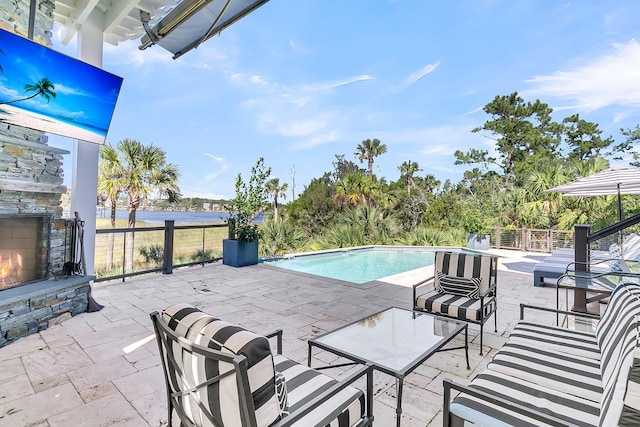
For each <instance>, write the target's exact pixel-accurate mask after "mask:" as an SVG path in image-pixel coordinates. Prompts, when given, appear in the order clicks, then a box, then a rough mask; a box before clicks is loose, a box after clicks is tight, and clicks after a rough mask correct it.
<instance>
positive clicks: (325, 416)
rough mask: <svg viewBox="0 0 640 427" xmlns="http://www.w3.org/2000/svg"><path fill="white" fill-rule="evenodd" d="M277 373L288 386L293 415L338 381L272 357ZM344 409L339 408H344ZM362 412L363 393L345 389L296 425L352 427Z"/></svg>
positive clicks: (280, 358) (286, 360) (363, 404)
mask: <svg viewBox="0 0 640 427" xmlns="http://www.w3.org/2000/svg"><path fill="white" fill-rule="evenodd" d="M274 361H275V366H276V370H277V371H278V372H281V373H282V374H283V375H284V377H285V379H286V384H287V387H286V388H287V398H288V400H289V410H290V411H291V412H292V413H293V412H294V411H296V410H298V409H299V408H300V407H302V406H303V405H305V404H307V403H309V402H310V401H311V400H313V399H314V398H315V397H317V396H318V395H320V394H321V393H323V392H324V391H326V390H327V389H329V388H330V387H332V386H333V385H335V384H337V383H338V381H337V380H335V379H333V378H331V377H328V376H326V375H324V374H321V373H320V372H318V371H316V370H313V369H311V368H308V367H306V366H303V365H300V364H298V363H296V362H294V361H292V360H290V359H287V358H286V357H284V356H282V355H275V356H274ZM345 403H346V404H347V405H346V406H347V408H346V409H345V410H340V409H339V408H341V407H344V404H345ZM364 411H365V398H364V393H363V392H362V391H361V390H358V389H357V388H355V387H346V388H345V389H343V390H341V391H340V392H338V393H336V394H334V395H333V396H331V397H330V398H329V399H327V400H326V401H324V402H323V403H322V404H321V405H320V406H319V407H317V408H316V409H314V410H312V411H311V412H309V413H308V414H307V415H305V416H304V417H303V418H301V419H300V420H299V421H298V422H296V423H295V424H294V425H295V426H300V427H304V426H331V427H342V426H352V425H354V424H355V423H357V422H358V421H359V420H360V419H361V418H362V416H363V415H364Z"/></svg>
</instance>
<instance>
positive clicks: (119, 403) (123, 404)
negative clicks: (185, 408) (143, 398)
mask: <svg viewBox="0 0 640 427" xmlns="http://www.w3.org/2000/svg"><path fill="white" fill-rule="evenodd" d="M47 421H49V426H50V427H68V426H92V427H107V426H118V427H142V426H148V424H147V423H146V422H145V421H144V420H143V419H142V417H140V414H138V412H137V411H136V410H135V409H134V408H133V407H132V406H131V404H129V402H127V400H126V399H125V398H124V397H122V395H121V394H118V393H115V394H109V395H107V396H105V397H103V398H101V399H98V400H94V401H93V402H89V403H87V404H86V405H83V406H80V407H78V408H74V409H71V410H68V411H65V412H63V413H61V414H58V415H55V416H53V417H50V418H49V419H48V420H47Z"/></svg>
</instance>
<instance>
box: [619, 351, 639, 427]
mask: <svg viewBox="0 0 640 427" xmlns="http://www.w3.org/2000/svg"><path fill="white" fill-rule="evenodd" d="M623 403H624V406H623V408H622V415H621V416H620V421H619V422H618V425H620V426H625V427H626V426H629V427H631V426H634V427H637V426H639V425H640V350H639V349H636V351H635V352H634V360H633V365H632V366H631V372H630V373H629V381H628V383H627V390H626V392H625V395H624V402H623Z"/></svg>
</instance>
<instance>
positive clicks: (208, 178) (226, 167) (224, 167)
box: [200, 153, 229, 184]
mask: <svg viewBox="0 0 640 427" xmlns="http://www.w3.org/2000/svg"><path fill="white" fill-rule="evenodd" d="M204 155H205V156H207V157H209V158H210V159H212V160H213V161H215V162H216V163H221V162H222V165H221V166H220V169H218V170H216V171H214V172H211V173H208V174H207V175H205V176H204V178H202V179H201V180H200V184H204V183H207V182H211V181H213V180H214V179H216V178H217V177H219V176H220V175H222V174H223V173H224V172H226V171H227V170H229V165H228V164H227V163H225V159H224V157H220V156H215V155H213V154H211V153H204Z"/></svg>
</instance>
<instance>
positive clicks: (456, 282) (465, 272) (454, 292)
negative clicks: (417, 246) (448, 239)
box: [413, 252, 498, 354]
mask: <svg viewBox="0 0 640 427" xmlns="http://www.w3.org/2000/svg"><path fill="white" fill-rule="evenodd" d="M497 276H498V257H496V256H491V255H480V254H466V253H459V252H436V254H435V263H434V275H433V277H430V278H428V279H427V280H425V281H423V282H421V283H418V284H416V285H414V286H413V309H414V310H416V311H423V312H427V313H431V314H435V315H438V316H445V317H450V318H453V319H456V320H462V321H465V322H469V323H475V324H478V325H480V354H482V333H483V327H484V323H485V322H486V321H487V320H488V319H489V317H491V315H492V314H494V313H495V312H496V311H497V302H496V298H497V296H496V292H497V287H496V286H497ZM430 283H432V284H433V286H432V287H430V288H429V289H427V291H426V292H425V293H420V294H419V293H418V288H420V287H422V286H424V285H427V284H430ZM496 316H497V314H496V315H494V321H495V331H496V332H497V331H498V319H497V317H496Z"/></svg>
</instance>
